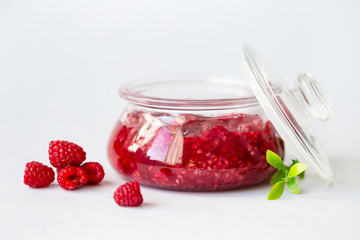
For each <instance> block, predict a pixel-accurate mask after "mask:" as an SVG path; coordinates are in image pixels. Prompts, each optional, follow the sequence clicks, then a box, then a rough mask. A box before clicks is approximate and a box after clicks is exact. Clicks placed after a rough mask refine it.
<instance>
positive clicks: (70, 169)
mask: <svg viewBox="0 0 360 240" xmlns="http://www.w3.org/2000/svg"><path fill="white" fill-rule="evenodd" d="M57 181H58V183H59V185H60V186H61V187H62V188H65V189H68V190H74V189H76V188H78V187H80V186H81V185H85V184H86V183H87V182H88V181H89V175H88V174H87V173H86V170H85V169H83V168H82V167H74V166H67V167H64V168H62V169H61V170H59V171H58V176H57Z"/></svg>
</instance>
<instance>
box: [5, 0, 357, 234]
mask: <svg viewBox="0 0 360 240" xmlns="http://www.w3.org/2000/svg"><path fill="white" fill-rule="evenodd" d="M359 10H360V4H359V2H358V1H198V0H195V1H154V0H153V1H145V0H144V1H142V0H141V1H140V0H137V1H130V0H129V1H124V0H120V1H115V0H108V1H91V0H87V1H85V0H84V1H78V0H72V1H45V0H33V1H25V0H24V1H11V0H2V1H0V158H1V161H0V162H1V166H0V169H1V170H0V189H1V193H0V239H1V240H7V239H340V238H341V239H359V234H360V227H359V226H360V216H359V215H360V161H359V158H360V157H359V156H360V150H359V149H360V141H359V137H358V136H359V133H360V131H359V122H360V121H359V120H360V110H359V109H360V107H359V103H360V94H359V90H360V87H359V86H360V84H359V82H360V81H359V80H360V79H359V68H360V44H359V43H360V15H359V14H358V13H359ZM244 43H250V44H252V45H253V46H254V47H255V48H256V49H257V50H258V51H259V52H261V53H262V54H263V55H264V56H265V57H266V58H267V59H269V60H271V62H272V64H273V65H274V67H276V68H277V69H278V71H279V72H280V73H281V74H282V75H283V76H284V78H286V79H287V80H289V81H293V80H295V77H296V75H297V73H298V72H301V71H309V72H311V73H313V75H314V76H316V77H317V78H318V80H319V81H320V82H321V83H322V85H323V87H324V88H325V90H326V92H327V93H328V97H329V99H330V101H331V103H332V107H333V112H334V114H333V117H332V119H331V120H330V121H329V122H327V123H315V125H316V128H317V130H318V133H319V136H320V139H321V140H322V142H323V145H324V147H325V148H326V150H327V152H328V155H329V157H330V160H331V162H332V164H333V166H334V168H335V170H336V176H337V179H338V183H337V184H335V185H327V184H326V183H325V182H323V181H321V180H319V179H318V178H317V177H316V176H308V177H307V178H306V179H305V180H304V181H302V182H300V189H301V192H302V193H301V194H300V195H293V194H289V193H288V192H286V193H285V194H284V196H283V197H282V198H281V199H280V200H277V201H267V200H266V195H267V192H268V191H269V190H270V185H268V184H262V185H258V186H255V187H251V188H247V189H242V190H234V191H224V192H205V193H189V192H175V191H165V190H157V189H152V188H147V187H142V193H143V197H144V204H143V205H142V206H141V207H139V208H121V207H118V206H117V205H116V204H115V202H114V201H113V199H112V194H113V192H114V190H115V189H116V187H117V186H119V185H120V184H122V183H124V182H125V180H123V179H122V178H121V177H120V176H118V175H117V174H116V173H115V171H114V170H113V169H112V168H111V167H110V165H109V163H108V161H107V156H106V144H107V140H108V137H109V134H110V131H111V130H112V127H113V124H114V123H115V121H116V119H117V118H118V116H119V114H120V112H121V111H122V109H123V108H124V106H125V102H124V101H123V100H120V99H119V98H118V96H117V89H118V87H119V85H121V83H123V82H124V81H126V80H129V79H134V78H141V77H146V76H154V75H164V74H171V75H174V74H184V73H185V74H189V73H190V74H206V75H218V76H230V77H241V72H240V68H239V62H240V60H241V46H242V45H243V44H244ZM54 139H65V140H69V141H73V142H76V143H78V144H79V145H81V146H83V147H84V149H85V150H86V152H87V157H88V160H89V161H99V162H101V163H102V164H103V165H104V168H105V171H106V176H105V180H104V181H103V183H102V184H100V185H98V186H96V187H84V188H82V189H79V190H77V191H66V190H63V189H61V188H60V187H59V186H58V185H57V183H53V184H52V185H51V186H50V187H48V188H44V189H31V188H29V187H27V186H25V185H24V184H23V182H22V181H23V171H24V168H25V164H26V162H28V161H34V160H35V161H41V162H43V163H48V156H47V148H48V142H49V141H50V140H54Z"/></svg>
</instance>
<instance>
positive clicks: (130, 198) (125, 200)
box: [114, 181, 143, 207]
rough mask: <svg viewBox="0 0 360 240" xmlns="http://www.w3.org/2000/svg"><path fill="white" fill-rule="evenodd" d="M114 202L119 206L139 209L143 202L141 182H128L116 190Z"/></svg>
mask: <svg viewBox="0 0 360 240" xmlns="http://www.w3.org/2000/svg"><path fill="white" fill-rule="evenodd" d="M114 200H115V202H116V203H117V204H119V206H123V207H137V206H140V205H141V204H142V202H143V198H142V195H141V193H140V185H139V182H137V181H133V182H128V183H125V184H123V185H121V186H120V187H118V188H117V189H116V191H115V192H114Z"/></svg>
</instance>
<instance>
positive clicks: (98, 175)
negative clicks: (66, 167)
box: [81, 162, 105, 184]
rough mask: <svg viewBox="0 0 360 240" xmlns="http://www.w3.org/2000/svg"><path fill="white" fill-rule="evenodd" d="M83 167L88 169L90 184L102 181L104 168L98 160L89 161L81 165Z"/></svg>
mask: <svg viewBox="0 0 360 240" xmlns="http://www.w3.org/2000/svg"><path fill="white" fill-rule="evenodd" d="M81 167H82V168H83V169H85V170H86V173H87V174H88V175H89V181H88V182H87V183H88V184H98V183H100V182H101V181H102V180H103V178H104V176H105V172H104V168H103V167H102V166H101V165H100V163H97V162H87V163H84V164H83V165H81Z"/></svg>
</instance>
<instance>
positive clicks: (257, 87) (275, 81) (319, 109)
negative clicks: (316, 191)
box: [241, 45, 334, 181]
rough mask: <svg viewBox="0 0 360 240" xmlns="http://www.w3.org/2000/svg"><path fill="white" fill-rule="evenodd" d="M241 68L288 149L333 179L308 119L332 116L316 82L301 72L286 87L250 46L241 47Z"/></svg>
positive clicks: (321, 174) (320, 172) (324, 175)
mask: <svg viewBox="0 0 360 240" xmlns="http://www.w3.org/2000/svg"><path fill="white" fill-rule="evenodd" d="M243 54H244V60H243V61H242V63H241V64H242V68H243V70H244V72H245V73H247V75H248V76H249V84H250V86H251V88H252V90H253V91H254V94H255V96H256V97H257V99H258V101H259V102H260V104H261V106H262V107H263V108H264V111H265V113H266V114H267V116H268V117H269V118H270V120H271V121H272V123H273V124H274V126H275V128H276V130H277V131H278V132H279V134H280V136H281V137H282V138H283V139H284V141H285V143H286V145H287V149H290V151H291V152H292V153H293V155H294V156H295V157H296V158H297V159H298V160H299V161H300V162H303V163H305V164H307V165H309V167H310V168H311V169H314V170H316V172H317V173H318V174H319V175H320V176H321V177H323V178H325V179H327V180H329V181H334V174H333V170H332V168H331V166H330V163H329V160H328V157H327V155H326V153H325V152H324V150H323V149H322V147H321V146H320V144H319V142H318V141H317V138H316V135H315V133H314V130H313V128H312V126H311V120H313V119H319V120H322V121H326V120H328V119H329V117H330V116H331V110H330V106H329V102H328V100H327V98H326V96H325V94H324V92H323V90H322V89H321V87H320V85H319V83H318V82H317V81H316V80H315V79H313V78H312V77H311V75H310V74H307V73H301V74H299V76H298V79H297V81H296V83H295V86H292V87H288V86H287V84H286V82H285V81H283V80H282V79H281V78H280V77H279V76H278V75H277V74H276V73H275V72H274V71H273V70H272V68H271V67H269V65H268V64H267V63H266V62H264V60H263V59H262V58H261V57H260V56H259V55H258V54H257V53H256V52H255V51H254V50H252V49H251V48H250V47H249V46H247V45H246V46H244V48H243Z"/></svg>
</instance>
